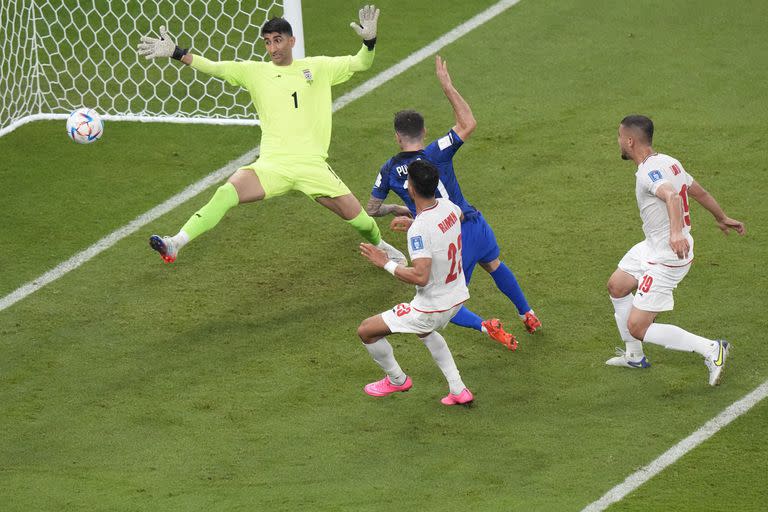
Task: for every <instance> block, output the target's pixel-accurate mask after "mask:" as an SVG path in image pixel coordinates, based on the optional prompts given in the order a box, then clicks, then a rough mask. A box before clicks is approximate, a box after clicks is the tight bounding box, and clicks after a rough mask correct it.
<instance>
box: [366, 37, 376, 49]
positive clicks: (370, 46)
mask: <svg viewBox="0 0 768 512" xmlns="http://www.w3.org/2000/svg"><path fill="white" fill-rule="evenodd" d="M363 44H364V45H365V46H367V47H368V51H373V47H374V46H376V38H375V37H374V38H373V39H366V40H365V41H363Z"/></svg>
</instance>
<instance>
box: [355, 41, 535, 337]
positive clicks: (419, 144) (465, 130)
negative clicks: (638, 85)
mask: <svg viewBox="0 0 768 512" xmlns="http://www.w3.org/2000/svg"><path fill="white" fill-rule="evenodd" d="M435 70H436V74H437V78H438V80H439V81H440V85H441V87H442V89H443V92H444V93H445V95H446V97H447V98H448V101H449V102H450V103H451V106H452V107H453V113H454V117H455V119H456V125H455V126H454V127H453V128H451V130H450V131H449V132H448V133H447V134H445V135H444V136H442V137H440V138H439V139H437V140H435V141H433V142H431V143H430V144H428V145H425V144H424V138H425V136H426V129H425V127H424V118H423V117H422V116H421V114H419V113H418V112H416V111H413V110H404V111H401V112H398V113H397V114H395V122H394V125H395V138H396V139H397V143H398V145H399V146H400V149H401V152H400V153H398V154H396V155H395V156H393V157H392V158H390V159H389V160H387V162H386V163H385V164H384V165H383V166H382V167H381V170H380V171H379V175H378V176H377V177H376V183H375V184H374V186H373V190H372V192H371V199H370V200H369V202H368V205H367V206H366V211H367V212H368V214H369V215H371V216H374V217H376V216H383V215H388V214H395V215H396V216H397V217H396V218H395V219H394V220H393V221H392V224H391V227H392V229H395V230H398V231H405V230H407V229H408V226H410V224H411V223H412V222H413V219H412V218H411V217H412V216H414V215H415V212H416V209H415V206H414V204H413V201H412V200H411V198H410V197H409V195H408V191H407V190H406V187H407V179H408V165H409V164H410V163H411V162H413V161H414V160H419V159H425V160H427V161H429V162H431V163H432V164H434V165H435V166H437V168H438V169H439V171H440V182H439V184H438V192H437V194H438V195H437V197H445V198H448V199H450V200H451V202H453V203H454V204H456V205H458V206H459V207H460V208H461V211H462V212H463V213H464V219H465V220H464V221H463V222H462V224H461V237H462V267H463V272H464V276H465V279H466V282H467V284H469V280H470V278H471V277H472V271H473V270H474V268H475V266H476V265H478V264H479V265H480V266H481V267H482V268H483V269H484V270H485V271H486V272H488V273H489V274H490V276H491V278H493V281H494V282H495V283H496V286H497V287H498V288H499V290H501V291H502V292H503V293H504V294H505V295H506V296H507V297H509V299H510V300H511V301H512V302H513V303H514V304H515V307H516V308H517V312H518V314H519V316H520V319H521V320H522V321H523V323H524V324H525V328H526V330H527V331H528V332H529V333H531V334H533V333H534V332H536V330H537V329H539V328H540V327H541V322H540V321H539V319H538V318H537V317H536V314H535V313H534V312H533V310H532V309H531V307H530V306H529V305H528V301H527V300H526V299H525V295H524V294H523V291H522V289H521V288H520V285H519V284H518V282H517V279H516V278H515V275H514V274H513V273H512V271H511V270H510V269H509V267H507V266H506V265H505V264H504V263H503V262H502V261H500V260H499V246H498V244H497V243H496V236H495V235H494V233H493V230H492V229H491V227H490V226H489V225H488V223H487V222H486V221H485V219H484V218H483V215H482V214H481V213H480V212H479V211H478V210H477V209H476V208H475V207H474V206H472V205H471V204H470V203H469V201H467V200H466V198H465V197H464V195H463V194H462V192H461V187H460V186H459V182H458V180H457V179H456V173H455V171H454V169H453V156H454V155H455V154H456V151H458V149H459V148H460V147H461V146H462V144H464V141H466V140H467V139H468V138H469V137H470V135H472V132H473V131H474V130H475V127H476V126H477V122H476V121H475V117H474V116H473V115H472V110H471V109H470V107H469V104H468V103H467V102H466V101H465V100H464V98H462V96H461V95H460V94H459V92H458V91H457V90H456V88H455V87H454V86H453V84H452V83H451V77H450V75H449V74H448V68H447V66H446V64H445V62H444V61H443V60H442V59H441V58H440V56H439V55H438V56H436V57H435ZM390 191H392V192H394V193H395V194H397V195H398V196H400V198H401V199H402V200H403V203H405V206H401V205H395V204H384V199H385V198H386V197H387V195H388V194H389V192H390ZM451 322H452V323H454V324H457V325H460V326H462V327H469V328H473V329H476V330H478V331H482V332H485V333H486V334H488V335H489V336H490V337H492V338H493V339H495V340H496V341H499V342H501V343H503V344H505V345H507V347H509V348H511V349H514V348H515V347H516V346H517V341H516V340H515V339H514V336H512V335H511V334H509V333H506V332H505V331H504V329H503V326H502V325H501V322H499V321H498V320H497V319H489V320H483V319H482V318H481V317H479V316H478V315H476V314H475V313H473V312H472V311H470V310H469V309H467V307H462V308H461V310H459V312H458V313H457V314H456V316H454V317H453V319H452V320H451Z"/></svg>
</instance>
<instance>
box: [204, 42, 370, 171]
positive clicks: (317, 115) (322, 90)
mask: <svg viewBox="0 0 768 512" xmlns="http://www.w3.org/2000/svg"><path fill="white" fill-rule="evenodd" d="M373 57H374V50H368V48H366V47H365V46H363V47H362V48H361V49H360V51H359V52H358V53H357V55H354V56H352V55H347V56H343V57H307V58H305V59H297V60H294V61H293V62H292V63H291V64H290V65H289V66H276V65H275V64H273V63H272V62H257V61H241V62H234V61H222V62H212V61H210V60H208V59H206V58H204V57H201V56H199V55H195V56H194V57H193V58H192V64H191V66H192V67H193V68H194V69H197V70H199V71H202V72H203V73H206V74H209V75H212V76H215V77H218V78H222V79H224V80H226V81H227V82H229V83H230V84H232V85H239V86H241V87H244V88H245V89H247V90H248V92H249V93H250V94H251V99H252V100H253V105H254V106H255V107H256V111H257V112H258V113H259V120H260V122H261V132H262V134H261V150H260V153H261V156H262V157H308V156H309V157H318V156H319V157H322V158H323V159H325V158H327V157H328V145H329V144H330V141H331V115H332V105H333V100H332V98H331V87H332V86H334V85H336V84H340V83H343V82H346V81H347V80H349V78H350V77H351V76H352V75H353V74H354V73H355V72H356V71H364V70H366V69H368V68H370V67H371V64H373Z"/></svg>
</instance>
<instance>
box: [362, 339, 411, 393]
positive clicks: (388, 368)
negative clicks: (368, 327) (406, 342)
mask: <svg viewBox="0 0 768 512" xmlns="http://www.w3.org/2000/svg"><path fill="white" fill-rule="evenodd" d="M363 345H365V348H366V349H367V350H368V353H369V354H371V357H372V358H373V360H374V361H376V364H378V365H379V366H380V367H381V369H382V370H384V373H386V374H387V375H388V376H389V381H390V382H391V383H392V384H394V385H395V386H402V385H403V384H404V383H405V378H406V376H405V373H403V370H402V368H400V365H399V364H397V360H395V353H394V351H393V350H392V345H390V344H389V342H388V341H387V338H381V339H380V340H379V341H377V342H375V343H363Z"/></svg>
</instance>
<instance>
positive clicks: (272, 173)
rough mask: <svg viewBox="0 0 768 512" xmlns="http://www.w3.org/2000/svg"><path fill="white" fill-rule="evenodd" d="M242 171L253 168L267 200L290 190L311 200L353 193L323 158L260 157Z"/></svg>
mask: <svg viewBox="0 0 768 512" xmlns="http://www.w3.org/2000/svg"><path fill="white" fill-rule="evenodd" d="M243 169H250V170H252V171H253V172H255V173H256V176H258V177H259V181H260V182H261V186H262V187H263V188H264V193H265V195H264V199H269V198H271V197H277V196H281V195H283V194H285V193H287V192H290V191H291V190H298V191H299V192H302V193H304V194H306V195H308V196H309V197H311V198H312V199H317V198H318V197H339V196H344V195H347V194H350V193H351V192H350V191H349V188H348V187H347V186H346V185H345V184H344V182H343V181H341V178H339V177H338V176H336V173H335V172H333V169H331V166H330V165H328V163H327V162H326V161H325V160H323V159H322V158H312V159H304V158H297V159H290V160H289V159H281V158H271V159H270V158H259V159H258V160H256V161H255V162H254V163H252V164H251V165H246V166H245V167H243Z"/></svg>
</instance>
